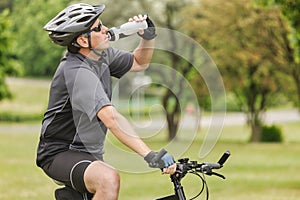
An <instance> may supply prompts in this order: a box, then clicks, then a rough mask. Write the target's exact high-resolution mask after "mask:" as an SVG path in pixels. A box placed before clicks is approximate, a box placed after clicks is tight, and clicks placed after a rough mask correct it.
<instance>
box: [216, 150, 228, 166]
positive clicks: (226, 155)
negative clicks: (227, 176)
mask: <svg viewBox="0 0 300 200" xmlns="http://www.w3.org/2000/svg"><path fill="white" fill-rule="evenodd" d="M229 156H230V152H229V151H226V152H225V153H224V154H223V155H222V157H221V158H220V160H219V161H218V163H219V164H220V165H221V166H222V165H223V164H224V163H225V162H226V160H227V159H228V157H229Z"/></svg>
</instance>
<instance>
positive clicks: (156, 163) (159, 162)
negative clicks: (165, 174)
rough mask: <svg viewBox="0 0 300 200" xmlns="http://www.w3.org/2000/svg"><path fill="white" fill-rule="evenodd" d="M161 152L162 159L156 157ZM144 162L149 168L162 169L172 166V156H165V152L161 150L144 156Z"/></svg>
mask: <svg viewBox="0 0 300 200" xmlns="http://www.w3.org/2000/svg"><path fill="white" fill-rule="evenodd" d="M161 152H164V153H163V156H162V157H160V156H158V155H159V154H160V153H161ZM157 156H158V157H157ZM144 160H145V161H146V162H147V163H148V164H149V167H152V168H160V169H162V168H167V167H169V166H170V165H172V164H174V158H173V156H171V155H170V154H167V151H166V150H164V149H162V150H161V151H160V152H154V151H151V152H150V153H148V154H147V155H146V156H145V158H144Z"/></svg>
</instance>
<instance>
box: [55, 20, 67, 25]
mask: <svg viewBox="0 0 300 200" xmlns="http://www.w3.org/2000/svg"><path fill="white" fill-rule="evenodd" d="M64 22H66V20H61V21H58V22H56V25H57V26H59V25H61V24H62V23H64Z"/></svg>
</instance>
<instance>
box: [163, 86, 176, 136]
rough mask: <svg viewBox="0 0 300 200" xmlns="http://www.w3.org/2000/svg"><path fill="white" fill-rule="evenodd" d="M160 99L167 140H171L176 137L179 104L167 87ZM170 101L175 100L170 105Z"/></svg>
mask: <svg viewBox="0 0 300 200" xmlns="http://www.w3.org/2000/svg"><path fill="white" fill-rule="evenodd" d="M173 100H174V101H173ZM162 101H163V102H162V104H163V107H164V108H165V111H166V118H167V123H168V141H171V140H173V139H175V138H176V133H177V130H178V124H179V115H180V104H179V101H178V99H177V97H176V96H175V94H174V93H173V92H172V91H171V90H170V89H167V92H166V94H165V95H164V97H163V100H162ZM172 102H175V105H172Z"/></svg>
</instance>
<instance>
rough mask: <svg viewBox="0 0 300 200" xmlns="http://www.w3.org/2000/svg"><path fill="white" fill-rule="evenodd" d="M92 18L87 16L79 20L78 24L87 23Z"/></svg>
mask: <svg viewBox="0 0 300 200" xmlns="http://www.w3.org/2000/svg"><path fill="white" fill-rule="evenodd" d="M90 18H91V17H90V16H86V17H83V18H81V19H79V20H77V22H86V21H88V20H89V19H90Z"/></svg>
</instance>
